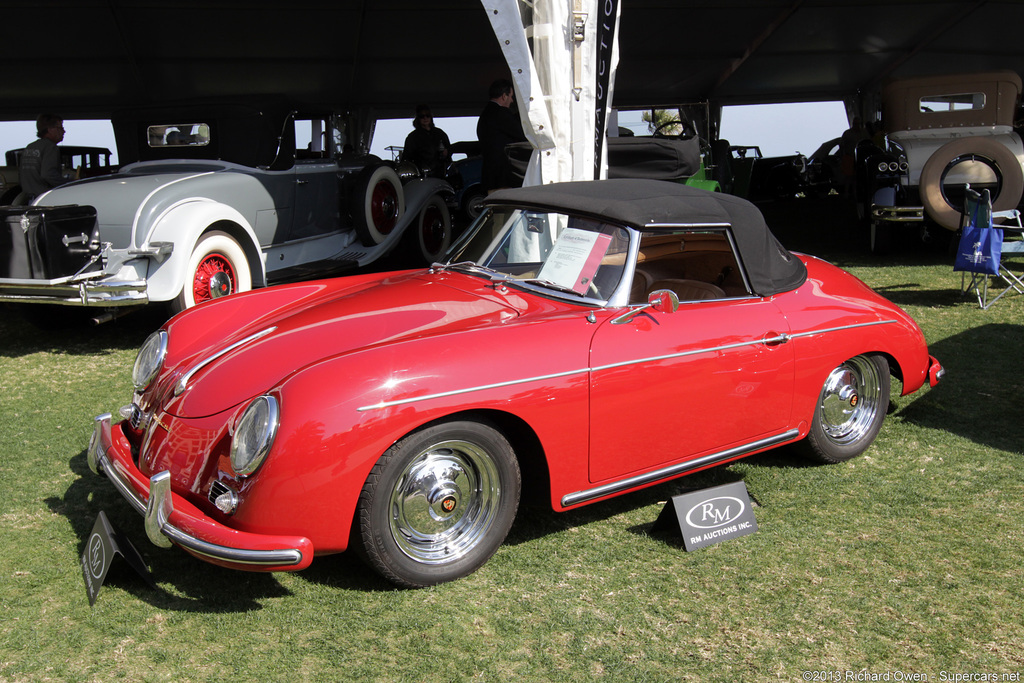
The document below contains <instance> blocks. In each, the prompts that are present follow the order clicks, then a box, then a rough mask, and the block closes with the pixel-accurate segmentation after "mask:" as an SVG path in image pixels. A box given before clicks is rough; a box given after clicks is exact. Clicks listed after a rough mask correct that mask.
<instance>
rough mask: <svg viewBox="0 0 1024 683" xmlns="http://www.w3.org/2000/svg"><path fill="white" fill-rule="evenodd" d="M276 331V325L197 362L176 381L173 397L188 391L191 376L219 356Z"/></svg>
mask: <svg viewBox="0 0 1024 683" xmlns="http://www.w3.org/2000/svg"><path fill="white" fill-rule="evenodd" d="M276 329H277V326H276V325H275V326H273V327H268V328H267V329H265V330H261V331H260V332H257V333H256V334H253V335H250V336H248V337H246V338H245V339H240V340H239V341H236V342H235V343H234V344H232V345H231V346H228V347H226V348H223V349H221V350H220V351H218V352H217V353H215V354H213V355H212V356H210V357H209V358H205V359H203V360H201V361H199V363H197V364H196V365H195V366H193V367H192V369H190V370H189V371H188V372H186V373H185V374H184V375H182V376H181V379H179V380H178V383H177V384H175V385H174V395H175V396H180V395H181V394H182V393H183V392H184V391H185V389H188V381H189V380H190V379H192V376H193V375H195V374H196V373H197V372H199V371H200V370H202V369H203V368H205V367H206V366H207V365H209V364H210V363H212V362H213V361H215V360H217V359H218V358H220V357H221V356H224V355H225V354H228V353H231V352H232V351H234V350H235V349H237V348H238V347H239V346H243V345H245V344H248V343H249V342H253V341H256V340H257V339H259V338H261V337H265V336H267V335H268V334H270V333H271V332H273V331H274V330H276Z"/></svg>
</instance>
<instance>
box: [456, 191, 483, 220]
mask: <svg viewBox="0 0 1024 683" xmlns="http://www.w3.org/2000/svg"><path fill="white" fill-rule="evenodd" d="M485 199H487V193H486V192H484V191H483V190H482V189H481V188H480V186H479V185H477V186H476V187H473V188H470V189H469V190H467V191H466V192H465V193H464V194H463V195H462V215H463V216H465V217H466V218H467V219H468V220H469V221H470V222H472V221H475V220H476V219H477V218H479V217H480V214H481V213H483V212H484V205H483V202H484V200H485Z"/></svg>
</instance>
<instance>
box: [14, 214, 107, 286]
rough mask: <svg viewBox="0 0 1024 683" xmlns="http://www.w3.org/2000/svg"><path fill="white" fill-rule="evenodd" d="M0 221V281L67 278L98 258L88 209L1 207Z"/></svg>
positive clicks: (96, 232)
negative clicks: (0, 221)
mask: <svg viewBox="0 0 1024 683" xmlns="http://www.w3.org/2000/svg"><path fill="white" fill-rule="evenodd" d="M0 219H2V221H3V227H2V228H0V278H13V279H31V280H53V279H56V278H61V277H67V276H70V275H74V274H76V273H78V272H79V271H81V270H82V269H83V268H84V267H85V266H86V265H88V264H89V262H90V261H92V260H93V258H94V256H97V255H98V254H99V251H100V245H99V230H98V226H97V222H96V209H95V208H93V207H91V206H78V205H71V206H3V207H0Z"/></svg>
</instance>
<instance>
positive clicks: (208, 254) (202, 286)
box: [171, 230, 252, 313]
mask: <svg viewBox="0 0 1024 683" xmlns="http://www.w3.org/2000/svg"><path fill="white" fill-rule="evenodd" d="M250 289H252V272H251V271H250V270H249V262H248V260H246V258H245V252H243V251H242V247H240V246H239V245H238V242H236V241H235V240H234V238H233V237H231V236H230V235H228V234H227V233H226V232H221V231H219V230H214V231H212V232H208V233H206V234H204V235H203V236H202V237H200V238H199V241H198V242H196V246H195V249H193V250H192V255H191V256H190V257H189V261H188V268H187V270H186V271H185V281H184V282H183V283H182V288H181V293H180V294H178V297H177V298H176V299H175V300H174V301H173V302H171V308H172V310H173V312H175V313H177V312H180V311H184V310H185V309H186V308H192V307H193V306H195V305H196V304H201V303H203V302H206V301H211V300H213V299H218V298H220V297H222V296H227V295H229V294H235V293H237V292H247V291H249V290H250Z"/></svg>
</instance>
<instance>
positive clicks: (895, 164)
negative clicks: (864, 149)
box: [889, 161, 900, 173]
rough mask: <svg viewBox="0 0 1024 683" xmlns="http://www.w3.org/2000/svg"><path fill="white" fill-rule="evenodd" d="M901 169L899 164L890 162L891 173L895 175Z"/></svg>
mask: <svg viewBox="0 0 1024 683" xmlns="http://www.w3.org/2000/svg"><path fill="white" fill-rule="evenodd" d="M899 168H900V165H899V164H897V163H896V162H895V161H890V162H889V170H890V171H892V172H893V173H895V172H896V171H898V170H899Z"/></svg>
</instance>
